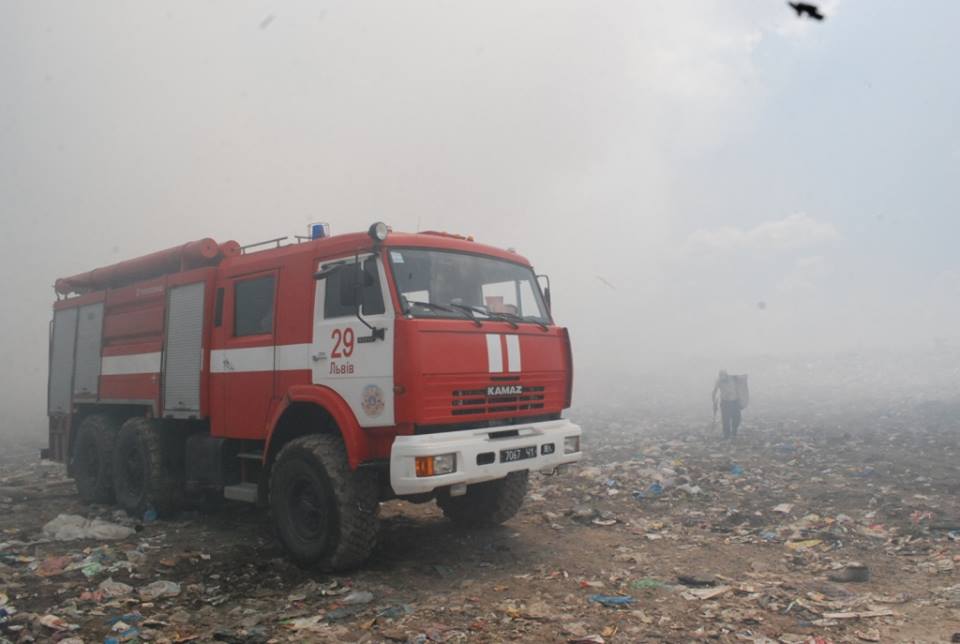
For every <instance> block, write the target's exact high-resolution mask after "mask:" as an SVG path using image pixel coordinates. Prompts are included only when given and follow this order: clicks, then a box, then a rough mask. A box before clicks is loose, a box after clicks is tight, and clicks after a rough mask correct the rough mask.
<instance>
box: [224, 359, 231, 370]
mask: <svg viewBox="0 0 960 644" xmlns="http://www.w3.org/2000/svg"><path fill="white" fill-rule="evenodd" d="M223 368H224V369H225V370H227V371H233V365H232V364H230V361H229V360H227V359H226V358H224V359H223Z"/></svg>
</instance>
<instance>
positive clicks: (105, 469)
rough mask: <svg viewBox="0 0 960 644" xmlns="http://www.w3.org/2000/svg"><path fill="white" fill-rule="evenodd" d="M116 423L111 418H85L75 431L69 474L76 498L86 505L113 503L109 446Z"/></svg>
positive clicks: (99, 415) (111, 453)
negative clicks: (72, 481)
mask: <svg viewBox="0 0 960 644" xmlns="http://www.w3.org/2000/svg"><path fill="white" fill-rule="evenodd" d="M118 426H119V423H118V421H117V420H116V419H115V418H112V417H111V416H106V415H103V414H94V415H93V416H87V417H86V418H84V419H83V422H81V423H80V426H79V427H78V428H77V438H76V443H75V445H74V448H73V458H72V459H71V462H70V471H71V472H72V473H73V479H74V482H75V483H76V485H77V492H78V493H79V494H80V498H81V499H83V500H84V501H86V502H87V503H112V502H113V477H112V475H111V471H112V468H113V446H114V442H115V441H116V438H117V427H118Z"/></svg>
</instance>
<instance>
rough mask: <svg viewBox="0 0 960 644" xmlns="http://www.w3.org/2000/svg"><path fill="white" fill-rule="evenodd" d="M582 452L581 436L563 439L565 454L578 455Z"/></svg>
mask: <svg viewBox="0 0 960 644" xmlns="http://www.w3.org/2000/svg"><path fill="white" fill-rule="evenodd" d="M579 451H580V437H579V436H567V437H566V438H564V439H563V453H564V454H576V453H577V452H579Z"/></svg>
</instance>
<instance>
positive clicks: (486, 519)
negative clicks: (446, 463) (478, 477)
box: [437, 471, 530, 527]
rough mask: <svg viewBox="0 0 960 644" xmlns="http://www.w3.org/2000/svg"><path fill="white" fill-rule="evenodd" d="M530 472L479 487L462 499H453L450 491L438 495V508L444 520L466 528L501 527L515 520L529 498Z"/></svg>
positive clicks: (460, 497)
mask: <svg viewBox="0 0 960 644" xmlns="http://www.w3.org/2000/svg"><path fill="white" fill-rule="evenodd" d="M529 478H530V473H529V472H527V471H522V472H510V473H509V474H507V476H506V478H502V479H497V480H496V481H487V482H486V483H477V484H475V485H471V486H469V487H468V488H467V493H466V494H464V495H462V496H450V492H449V490H442V491H441V492H439V493H438V494H437V505H439V506H440V509H441V510H443V514H444V516H446V517H447V518H448V519H450V520H451V521H453V522H454V523H458V524H460V525H463V526H468V527H477V526H484V525H498V524H500V523H503V522H504V521H506V520H507V519H510V518H512V517H513V516H514V515H515V514H516V513H517V511H519V510H520V506H521V505H523V497H525V496H526V495H527V482H528V480H529Z"/></svg>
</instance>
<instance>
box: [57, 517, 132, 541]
mask: <svg viewBox="0 0 960 644" xmlns="http://www.w3.org/2000/svg"><path fill="white" fill-rule="evenodd" d="M133 533H134V529H133V528H128V527H126V526H122V525H118V524H116V523H110V522H109V521H103V520H101V519H85V518H84V517H81V516H78V515H76V514H61V515H58V516H57V518H56V519H53V520H52V521H50V522H48V523H47V524H46V525H45V526H43V534H44V536H46V537H48V538H50V539H54V540H56V541H74V540H76V539H96V540H99V541H107V540H118V539H126V538H127V537H129V536H130V535H132V534H133Z"/></svg>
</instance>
